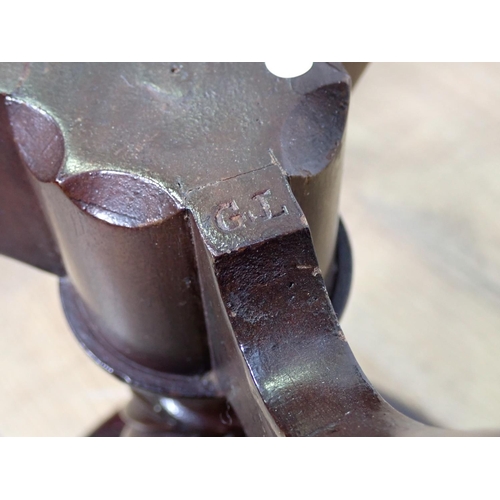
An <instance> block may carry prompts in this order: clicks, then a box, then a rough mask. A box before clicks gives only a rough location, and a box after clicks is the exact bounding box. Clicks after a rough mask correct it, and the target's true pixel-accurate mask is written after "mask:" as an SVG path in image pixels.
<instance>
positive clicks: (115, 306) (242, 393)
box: [0, 63, 446, 436]
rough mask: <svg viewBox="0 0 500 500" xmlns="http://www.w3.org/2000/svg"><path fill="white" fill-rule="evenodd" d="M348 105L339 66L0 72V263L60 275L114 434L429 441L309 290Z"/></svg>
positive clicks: (329, 215)
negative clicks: (126, 401) (122, 400)
mask: <svg viewBox="0 0 500 500" xmlns="http://www.w3.org/2000/svg"><path fill="white" fill-rule="evenodd" d="M349 94H350V78H349V76H348V74H347V73H346V71H345V70H344V68H343V66H342V65H341V64H339V63H315V64H314V65H313V67H312V69H311V70H310V71H309V72H307V73H306V74H304V75H302V76H300V77H297V78H292V79H283V78H278V77H276V76H274V75H272V74H271V73H270V72H269V71H268V70H267V69H266V67H265V65H264V64H260V63H241V64H239V63H231V64H229V63H210V64H208V63H207V64H191V63H185V64H184V63H183V64H181V63H170V64H169V63H162V64H137V63H133V64H132V63H131V64H123V63H119V64H118V63H117V64H38V63H37V64H5V65H2V66H1V68H0V95H1V97H0V232H1V235H2V239H1V241H0V251H1V252H2V253H4V254H6V255H9V256H11V257H14V258H17V259H19V260H22V261H24V262H28V263H30V264H33V265H35V266H37V267H40V268H42V269H45V270H47V271H50V272H53V273H55V274H57V275H58V276H60V280H61V298H62V303H63V307H64V310H65V313H66V316H67V318H68V321H69V323H70V325H71V327H72V329H73V331H74V332H75V334H76V336H77V338H78V340H79V341H80V343H81V344H82V346H83V347H84V349H85V350H86V351H87V353H88V354H89V355H90V356H91V357H92V358H93V359H94V361H96V362H97V363H98V364H99V365H100V366H102V367H103V368H104V369H105V370H106V371H108V372H109V373H112V374H114V375H115V376H117V377H119V378H121V379H122V380H124V381H125V382H126V383H128V384H129V385H130V386H132V388H133V389H134V392H135V394H136V396H135V399H134V401H133V402H132V403H131V405H129V407H128V409H127V411H126V412H125V414H124V417H123V418H124V420H125V422H126V423H127V426H126V427H125V429H124V431H123V434H124V435H241V434H242V432H243V431H244V433H245V434H246V435H251V436H334V435H339V436H340V435H435V434H446V431H442V430H440V429H435V428H433V427H428V426H424V425H422V424H420V423H417V422H415V421H413V420H411V419H409V418H407V417H405V416H403V415H402V414H400V413H398V412H397V411H396V410H394V409H393V408H392V407H391V406H389V405H388V404H387V403H386V402H385V401H384V400H383V399H382V398H381V397H380V395H379V394H378V393H377V392H376V391H375V390H374V389H373V387H372V386H371V385H370V384H369V382H368V381H367V379H366V377H365V376H364V374H363V373H362V371H361V369H360V367H359V366H358V364H357V363H356V360H355V359H354V356H353V355H352V352H351V350H350V349H349V346H348V344H347V342H346V340H345V337H344V335H343V333H342V331H341V329H340V326H339V323H338V321H337V316H336V314H335V312H334V310H333V308H332V305H331V302H330V298H329V295H328V292H327V287H328V288H330V289H332V290H333V294H334V295H333V296H334V297H335V294H338V296H339V297H342V296H345V295H346V293H345V290H346V284H345V283H344V282H343V281H342V280H344V279H345V277H346V275H345V274H344V276H343V277H342V274H338V273H337V280H335V277H336V272H335V271H336V269H335V262H336V261H335V259H333V258H332V257H333V255H334V250H335V248H336V237H337V231H338V220H339V219H338V197H339V190H340V175H341V164H342V152H343V145H344V137H345V124H346V118H347V109H348V104H349ZM340 234H341V235H342V234H343V233H342V229H341V233H340ZM343 241H344V247H342V246H339V247H338V252H341V253H342V252H343V250H342V248H344V249H345V241H346V240H343ZM313 242H314V246H313ZM342 255H344V256H345V255H346V254H345V252H344V253H342ZM339 277H340V278H339ZM325 282H326V283H325ZM347 288H348V287H347ZM339 300H340V299H339ZM344 303H345V301H344ZM339 304H340V305H342V301H341V300H340V302H339ZM229 405H230V406H229ZM113 425H115V426H116V420H115V421H113ZM242 429H243V430H242Z"/></svg>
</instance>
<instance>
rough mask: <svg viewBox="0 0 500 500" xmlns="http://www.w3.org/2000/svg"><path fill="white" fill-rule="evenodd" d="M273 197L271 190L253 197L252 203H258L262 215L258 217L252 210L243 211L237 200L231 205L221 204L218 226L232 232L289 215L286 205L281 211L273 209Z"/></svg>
mask: <svg viewBox="0 0 500 500" xmlns="http://www.w3.org/2000/svg"><path fill="white" fill-rule="evenodd" d="M271 196H272V193H271V190H270V189H267V190H266V191H264V192H262V193H257V194H255V195H253V196H252V201H253V202H256V203H255V205H259V208H258V210H259V212H260V214H258V215H255V213H254V212H252V211H251V210H247V211H246V212H245V211H241V210H240V208H239V207H238V204H237V203H236V200H232V201H231V202H229V203H221V204H220V205H219V207H218V209H217V212H216V214H215V220H216V222H217V225H218V226H219V228H220V229H222V231H225V232H230V231H236V230H237V229H240V228H243V227H246V226H247V225H248V224H252V223H256V224H258V223H259V222H265V221H268V220H271V219H276V218H278V217H282V216H284V215H288V208H287V207H286V206H285V205H282V206H281V209H280V210H279V211H274V210H273V209H272V208H271V204H270V200H271V199H272V198H271ZM257 213H258V212H257Z"/></svg>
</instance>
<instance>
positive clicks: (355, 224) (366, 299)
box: [0, 64, 500, 436]
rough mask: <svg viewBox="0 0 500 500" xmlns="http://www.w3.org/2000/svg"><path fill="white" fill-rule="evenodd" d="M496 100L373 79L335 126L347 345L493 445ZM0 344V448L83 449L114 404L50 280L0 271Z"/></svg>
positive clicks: (425, 73)
mask: <svg viewBox="0 0 500 500" xmlns="http://www.w3.org/2000/svg"><path fill="white" fill-rule="evenodd" d="M499 89H500V64H373V65H372V66H371V67H369V69H368V70H367V72H366V73H365V75H364V76H363V77H362V78H361V80H360V81H359V84H358V88H357V89H356V90H355V92H354V96H353V99H352V105H351V111H350V123H349V128H348V138H347V144H348V147H347V153H346V168H345V174H344V181H343V192H342V200H341V209H342V215H343V217H344V221H345V223H346V226H347V228H348V230H349V233H350V236H351V240H352V245H353V247H354V258H355V278H354V284H353V290H352V295H351V299H350V302H349V305H348V309H347V311H346V314H345V316H344V318H343V321H342V325H343V328H344V331H345V334H346V337H347V339H348V341H349V342H350V344H351V347H352V349H353V351H354V353H355V355H356V357H357V358H358V361H359V362H360V364H361V366H362V367H363V369H364V371H365V373H366V374H367V375H368V377H369V378H370V379H371V380H372V381H373V382H374V383H375V384H376V386H377V387H378V388H380V389H381V390H382V391H384V393H385V394H388V395H389V396H393V397H397V398H398V399H399V400H401V401H402V402H403V403H405V404H406V405H408V406H410V407H412V408H414V409H415V410H417V411H420V412H422V413H423V414H424V415H425V416H426V417H427V418H428V419H430V420H432V421H433V422H435V423H436V424H439V425H444V426H448V427H452V428H457V429H474V428H477V429H491V428H498V429H500V385H499V383H498V382H499V381H500V362H499V360H500V227H499V222H498V220H499V213H500V90H499ZM0 237H1V236H0ZM28 303H29V304H31V306H30V309H29V313H28V312H27V311H25V307H24V306H25V304H28ZM0 332H1V334H0V434H2V435H6V436H68V435H85V433H87V432H88V431H89V430H90V429H92V428H93V427H94V426H95V425H97V424H98V422H100V421H101V420H103V419H104V418H105V417H107V416H108V415H109V414H110V413H111V412H112V411H114V410H115V409H116V408H118V407H120V406H121V405H122V404H123V403H124V402H125V401H126V400H127V398H128V390H127V388H126V387H124V386H123V385H122V384H121V383H119V382H117V381H115V380H114V379H113V378H112V377H110V376H109V375H107V374H106V373H104V372H103V371H102V370H101V369H99V368H98V367H97V366H95V365H94V364H93V363H92V362H91V361H90V360H89V359H87V357H86V356H85V354H84V353H83V352H82V350H81V349H80V348H79V346H78V345H77V343H76V341H75V340H74V338H73V336H72V334H71V333H70V331H69V329H68V327H67V325H66V322H65V320H64V317H63V315H62V312H61V308H60V305H59V299H58V291H57V282H56V280H55V278H53V277H52V276H49V275H47V274H45V273H43V272H40V271H37V270H34V269H31V268H28V267H27V266H24V265H23V264H19V263H17V262H14V261H11V260H9V259H7V258H3V257H0Z"/></svg>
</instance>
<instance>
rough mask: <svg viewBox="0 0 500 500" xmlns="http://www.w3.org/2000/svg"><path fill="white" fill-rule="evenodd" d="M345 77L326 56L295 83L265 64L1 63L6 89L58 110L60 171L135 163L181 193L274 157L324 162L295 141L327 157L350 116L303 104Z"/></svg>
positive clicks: (289, 166)
mask: <svg viewBox="0 0 500 500" xmlns="http://www.w3.org/2000/svg"><path fill="white" fill-rule="evenodd" d="M347 79H348V77H347V75H346V73H345V72H344V71H343V70H342V68H341V67H339V66H334V65H329V64H326V63H321V64H319V63H317V64H316V65H315V66H314V67H313V69H311V70H310V71H309V72H308V73H307V74H306V75H303V76H302V77H299V78H297V79H295V81H294V82H293V84H292V83H291V80H290V79H285V78H278V77H276V76H274V75H273V74H272V73H270V72H269V71H268V70H267V68H266V66H265V65H264V63H206V64H199V63H182V64H181V63H163V64H143V63H116V64H110V63H93V64H92V63H91V64H43V63H33V64H13V65H9V66H3V67H2V71H1V72H0V93H5V94H7V95H9V96H12V97H13V98H14V99H16V100H21V101H24V102H27V103H29V104H31V105H33V106H35V107H39V108H41V109H42V110H43V111H45V112H46V113H48V114H49V115H50V116H52V117H53V118H54V119H55V121H56V122H57V124H58V125H59V127H60V128H61V131H62V135H63V138H64V143H65V151H66V158H65V162H64V165H63V166H62V169H61V170H60V172H59V173H58V177H59V178H61V179H62V178H64V177H67V176H70V175H75V174H80V173H83V172H90V171H103V170H112V171H121V172H127V173H131V174H137V175H140V176H143V177H146V178H150V179H153V180H154V181H156V182H157V183H159V184H160V185H161V186H162V187H163V188H165V189H166V190H168V191H169V192H170V193H171V194H172V195H173V197H174V198H176V199H179V200H183V199H184V197H185V194H186V193H187V192H189V191H191V190H193V189H196V188H199V187H202V186H205V185H207V184H209V183H212V182H216V181H220V180H222V179H227V178H231V177H235V176H238V175H241V174H244V173H248V172H252V171H254V170H258V169H261V168H264V167H266V166H267V165H269V164H270V163H271V162H272V161H273V158H277V159H278V161H280V163H281V164H282V165H283V167H284V169H285V170H287V171H288V172H290V173H295V172H300V171H303V172H307V171H308V172H309V173H311V170H314V169H316V170H317V169H319V166H318V165H319V163H321V158H319V159H318V158H317V153H318V152H317V151H316V152H315V151H312V152H310V151H308V148H307V147H306V148H305V149H306V151H305V152H303V157H302V158H298V162H297V163H295V160H296V158H295V157H296V155H294V151H293V143H294V142H298V143H300V145H301V146H307V144H306V142H307V141H308V140H309V142H311V145H310V146H311V147H316V149H319V150H320V151H319V154H320V155H321V154H323V156H324V158H323V162H324V165H323V167H324V166H326V165H327V164H328V162H329V161H331V155H332V150H334V149H335V144H334V143H335V140H334V141H332V140H331V139H332V137H333V135H332V134H335V133H336V134H337V135H339V137H341V136H342V134H343V123H341V125H342V127H337V128H339V129H340V130H334V129H335V127H331V126H330V125H331V124H332V120H335V116H334V115H335V113H334V112H332V113H330V114H329V113H328V104H326V105H325V106H324V107H323V108H324V109H323V112H322V113H323V116H322V115H321V112H319V113H316V116H314V119H311V117H310V116H308V112H307V110H304V109H302V108H304V102H305V101H306V100H307V99H308V98H307V97H305V96H306V95H308V94H311V95H312V94H314V92H315V91H317V90H318V89H319V88H322V87H328V86H329V85H333V84H336V85H338V84H339V83H342V82H346V81H347ZM318 99H320V97H316V100H318ZM313 100H314V99H313ZM306 107H307V106H306ZM310 107H311V108H314V102H311V106H310ZM313 110H314V109H313ZM325 110H326V111H325ZM336 114H337V115H338V110H336ZM287 120H291V122H290V123H287ZM339 120H340V119H339ZM339 120H338V121H339ZM340 121H341V120H340ZM311 131H312V132H314V133H313V134H312V135H311ZM282 136H284V137H286V144H285V148H283V144H282ZM308 136H309V137H308ZM337 139H338V138H337ZM326 142H328V145H327V147H325V146H324V145H323V143H325V144H326ZM337 146H338V144H337ZM322 148H323V149H324V151H322ZM303 149H304V148H303ZM308 152H309V153H310V154H309V159H308V160H306V159H307V153H308ZM284 153H285V154H284ZM307 161H310V162H316V163H317V164H318V165H316V166H314V165H312V166H309V167H308V165H307V164H306V163H307Z"/></svg>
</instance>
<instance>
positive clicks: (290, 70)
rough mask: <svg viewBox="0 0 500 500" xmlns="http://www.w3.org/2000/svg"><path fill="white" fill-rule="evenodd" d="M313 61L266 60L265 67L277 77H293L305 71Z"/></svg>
mask: <svg viewBox="0 0 500 500" xmlns="http://www.w3.org/2000/svg"><path fill="white" fill-rule="evenodd" d="M313 64H314V63H312V62H301V61H293V62H285V61H281V62H266V63H265V65H266V68H267V69H268V70H269V71H270V72H271V73H272V74H273V75H274V76H278V77H279V78H295V77H297V76H300V75H303V74H304V73H307V72H308V71H309V70H310V69H311V68H312V65H313Z"/></svg>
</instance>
